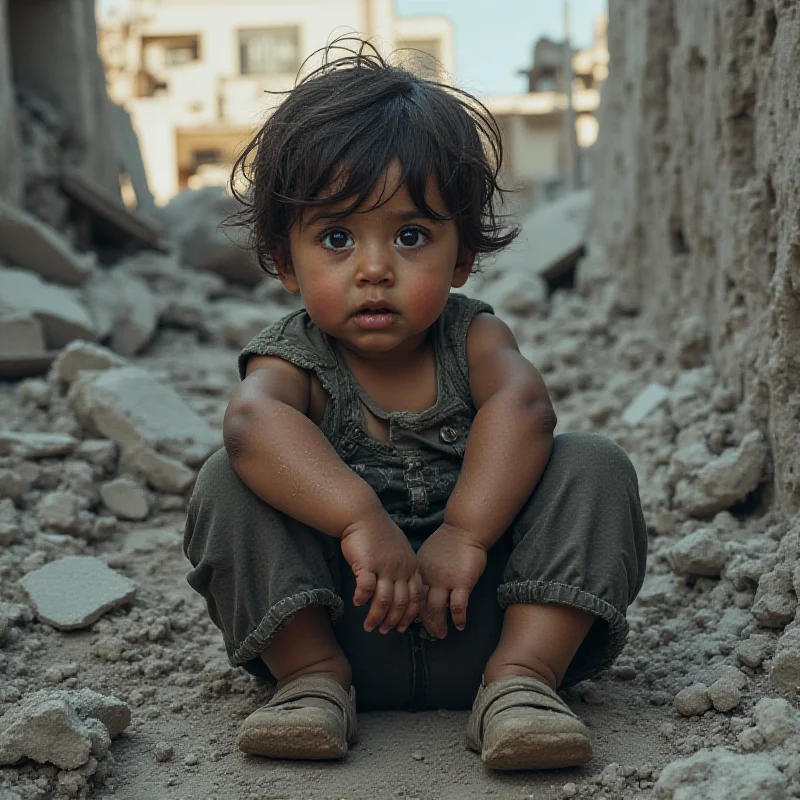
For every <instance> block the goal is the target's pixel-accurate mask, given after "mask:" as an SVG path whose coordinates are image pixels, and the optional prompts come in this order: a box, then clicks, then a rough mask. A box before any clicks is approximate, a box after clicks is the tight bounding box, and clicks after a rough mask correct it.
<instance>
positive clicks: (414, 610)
mask: <svg viewBox="0 0 800 800" xmlns="http://www.w3.org/2000/svg"><path fill="white" fill-rule="evenodd" d="M422 598H423V590H422V578H420V576H419V572H416V573H414V575H413V576H412V577H411V580H409V582H408V608H407V609H406V613H405V614H403V618H402V619H401V620H400V622H398V623H397V630H398V631H400V633H403V631H405V630H406V628H408V626H409V625H410V624H411V623H412V622H413V621H414V620H415V619H416V618H417V617H418V616H419V612H420V609H421V608H422Z"/></svg>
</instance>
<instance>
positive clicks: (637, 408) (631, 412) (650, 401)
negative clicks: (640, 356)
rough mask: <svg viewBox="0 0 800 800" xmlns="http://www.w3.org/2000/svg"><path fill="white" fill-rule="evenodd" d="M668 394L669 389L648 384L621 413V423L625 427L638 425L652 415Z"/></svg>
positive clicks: (656, 384)
mask: <svg viewBox="0 0 800 800" xmlns="http://www.w3.org/2000/svg"><path fill="white" fill-rule="evenodd" d="M668 394H669V389H667V387H666V386H662V385H661V384H660V383H650V384H648V385H647V386H645V388H644V389H642V391H641V392H639V394H637V395H636V397H634V398H633V400H631V402H630V403H629V405H628V407H627V408H626V409H625V410H624V411H623V412H622V417H621V419H622V421H623V422H624V423H625V424H626V425H638V424H639V423H641V422H644V420H645V419H647V417H648V416H650V414H652V413H653V411H655V410H656V409H657V408H658V407H659V406H660V405H661V404H662V403H663V402H664V400H666V398H667V395H668Z"/></svg>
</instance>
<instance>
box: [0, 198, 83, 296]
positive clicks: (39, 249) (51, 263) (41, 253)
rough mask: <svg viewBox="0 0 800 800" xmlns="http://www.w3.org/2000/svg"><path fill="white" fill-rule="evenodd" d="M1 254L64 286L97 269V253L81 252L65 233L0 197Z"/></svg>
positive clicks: (73, 283) (7, 259)
mask: <svg viewBox="0 0 800 800" xmlns="http://www.w3.org/2000/svg"><path fill="white" fill-rule="evenodd" d="M0 258H3V259H5V260H6V261H8V262H9V263H10V264H12V265H13V266H15V267H21V268H22V269H26V270H30V271H31V272H35V273H37V274H38V275H40V276H41V277H42V278H44V279H45V280H48V281H53V282H54V283H60V284H63V285H65V286H80V285H81V284H82V283H84V282H85V281H86V280H87V279H88V278H89V277H90V276H91V275H92V273H93V272H94V270H95V267H96V259H95V257H94V255H93V254H92V255H86V254H81V253H78V252H77V251H76V250H75V249H74V248H73V247H72V244H71V243H70V241H69V239H67V238H66V237H65V236H64V235H63V234H62V233H60V232H59V231H57V230H56V229H55V228H51V227H50V226H49V225H46V224H45V223H44V222H42V221H41V220H39V219H37V218H36V217H34V216H33V215H32V214H29V213H28V212H27V211H23V210H22V209H21V208H15V207H14V206H11V205H9V204H8V203H6V202H4V201H3V200H0Z"/></svg>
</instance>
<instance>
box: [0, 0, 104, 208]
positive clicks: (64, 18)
mask: <svg viewBox="0 0 800 800" xmlns="http://www.w3.org/2000/svg"><path fill="white" fill-rule="evenodd" d="M2 38H3V37H2V36H0V39H2ZM8 42H9V43H10V50H11V64H12V71H13V75H14V81H15V83H16V84H17V85H18V86H19V87H20V88H21V89H23V90H24V89H28V90H30V91H32V92H34V93H36V94H37V95H39V96H41V97H43V98H44V99H46V100H48V101H49V102H50V103H52V104H53V105H54V106H55V107H56V108H57V109H58V110H59V111H60V112H61V113H62V114H64V115H65V116H66V117H67V118H68V119H69V120H70V122H71V123H72V125H73V129H74V132H75V135H76V139H77V144H78V149H79V150H80V152H81V163H80V164H78V165H77V166H79V167H80V168H81V169H83V170H84V171H85V173H86V174H87V176H88V177H90V178H92V179H93V180H94V181H95V182H97V183H98V184H100V185H101V186H103V187H104V188H105V189H107V190H108V191H111V192H114V193H115V194H119V160H118V157H117V155H116V152H115V148H114V138H113V135H112V127H111V118H110V111H109V106H108V96H107V94H106V88H105V77H104V73H103V67H102V64H101V62H100V57H99V55H98V53H97V30H96V27H95V19H94V0H36V2H35V3H31V2H29V0H8ZM0 47H2V45H0Z"/></svg>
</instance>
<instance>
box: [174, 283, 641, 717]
mask: <svg viewBox="0 0 800 800" xmlns="http://www.w3.org/2000/svg"><path fill="white" fill-rule="evenodd" d="M479 313H491V307H490V306H488V305H486V304H485V303H482V302H480V301H476V300H471V299H469V298H466V297H464V296H463V295H458V294H451V295H450V298H449V300H448V303H447V306H446V308H445V310H444V311H443V313H442V315H441V316H440V318H439V319H438V320H437V322H436V323H435V324H434V326H433V328H432V330H431V337H432V343H433V347H434V354H435V363H436V381H437V395H436V402H435V404H434V405H433V406H432V407H431V408H429V409H426V410H425V411H423V412H421V413H412V412H405V411H401V412H385V411H383V409H381V408H380V407H379V406H377V405H376V404H375V403H374V402H373V401H372V399H371V398H370V397H369V396H368V395H367V393H366V392H365V391H364V389H363V388H362V387H361V386H360V385H359V384H358V383H357V382H356V380H355V378H354V377H353V375H352V374H351V373H350V371H349V370H348V368H347V367H346V365H345V363H344V361H343V360H342V358H341V356H340V355H339V353H338V350H337V348H336V346H335V342H334V341H333V340H332V339H331V338H330V337H329V336H327V335H326V334H325V333H323V332H322V331H321V330H320V329H319V328H317V327H316V326H315V325H314V323H313V322H312V321H311V319H310V318H309V316H308V314H307V313H306V312H305V311H298V312H295V313H293V314H290V315H289V316H287V317H285V318H284V319H282V320H281V321H279V322H278V323H276V324H275V325H273V326H271V327H269V328H267V329H265V330H264V331H262V332H261V333H260V334H258V335H257V336H256V337H255V338H254V339H253V340H252V341H251V342H250V343H249V344H248V345H247V347H246V348H245V349H244V350H243V351H242V353H241V355H240V357H239V369H240V375H241V376H242V377H243V376H244V374H245V370H246V365H247V359H248V358H249V356H251V355H271V356H278V357H280V358H283V359H285V360H286V361H289V362H291V363H293V364H295V365H297V366H298V367H301V368H302V369H306V370H312V371H313V372H314V374H315V375H316V376H317V378H318V379H319V381H320V383H321V384H322V386H323V388H324V389H325V391H326V392H327V395H328V403H327V406H326V410H325V415H324V419H323V421H322V423H321V425H320V428H321V430H322V432H323V434H324V435H325V437H326V438H327V439H328V440H329V441H330V443H331V445H332V446H333V447H334V449H335V450H336V452H337V453H338V455H339V456H340V457H341V458H342V460H343V461H344V462H345V463H346V464H347V465H348V466H349V467H350V468H351V469H352V470H353V471H354V472H356V473H357V474H358V475H360V476H361V477H362V478H363V479H364V480H365V481H366V482H367V483H368V484H369V485H370V486H371V487H372V489H373V490H374V491H375V492H376V494H377V496H378V498H379V499H380V500H381V503H382V504H383V506H384V508H385V509H386V511H387V512H388V513H389V515H390V516H391V517H392V519H393V520H394V521H395V523H397V525H398V526H399V527H400V528H401V529H402V530H403V532H404V533H405V534H406V536H407V537H408V539H409V541H410V543H411V545H412V547H413V548H414V549H415V550H416V549H418V548H419V546H420V545H421V544H422V542H423V541H424V540H425V538H426V537H427V536H429V535H430V534H431V533H432V532H433V531H435V530H436V528H437V527H438V526H439V525H440V524H441V523H442V521H443V519H444V508H445V504H446V503H447V500H448V498H449V496H450V493H451V492H452V490H453V487H454V486H455V483H456V480H457V478H458V474H459V471H460V469H461V462H462V459H463V455H464V450H465V447H466V440H467V436H468V434H469V429H470V426H471V424H472V421H473V419H474V418H475V414H476V410H475V407H474V405H473V403H472V400H471V395H470V390H469V371H468V365H467V353H466V339H467V329H468V328H469V325H470V324H471V322H472V320H473V319H474V318H475V316H476V315H477V314H479ZM364 407H366V408H367V409H368V410H369V411H370V412H371V413H372V414H374V415H375V416H376V417H378V418H379V419H382V420H384V421H385V422H386V423H387V424H388V428H389V442H388V443H387V442H381V441H378V440H376V439H374V438H372V437H371V436H370V435H369V433H368V432H367V430H366V425H365V420H364ZM184 550H185V552H186V555H187V556H188V558H189V560H190V561H191V563H192V565H193V569H192V571H191V572H190V573H189V575H188V580H189V583H190V585H191V586H192V587H193V588H194V589H195V590H196V591H198V592H199V593H200V594H202V595H203V596H204V597H205V599H206V602H207V604H208V610H209V614H210V616H211V619H212V620H213V622H214V623H215V624H216V625H217V627H219V628H220V630H221V631H222V634H223V638H224V641H225V646H226V649H227V653H228V657H229V660H230V661H231V663H232V664H234V665H240V666H243V667H244V668H245V669H247V670H248V671H250V672H252V673H253V674H255V675H258V676H260V677H263V678H265V679H267V680H269V679H271V675H270V674H269V672H268V670H267V668H266V666H265V664H264V662H263V661H262V660H261V659H260V657H259V653H260V652H261V651H262V650H263V649H265V648H266V647H267V646H268V645H269V643H270V642H271V641H272V639H273V638H274V637H275V635H276V633H277V632H278V631H279V630H280V628H281V627H283V626H284V625H285V624H287V623H288V622H289V620H291V618H292V616H293V615H294V614H295V613H297V612H298V611H299V610H300V609H302V608H304V607H306V606H308V605H322V606H325V607H327V608H328V610H329V612H330V614H331V618H332V620H333V621H334V622H335V632H336V636H337V639H338V640H339V643H340V645H341V646H342V649H343V650H344V652H345V654H346V655H347V657H348V659H349V660H350V663H351V666H352V669H353V684H354V685H355V687H356V690H357V696H358V702H359V707H360V708H430V707H438V708H453V709H457V708H469V707H470V706H471V704H472V701H473V699H474V695H475V692H476V691H477V688H478V685H479V684H480V680H481V675H482V672H483V668H484V666H485V664H486V661H487V660H488V658H489V656H490V655H491V653H492V651H493V650H494V648H495V646H496V644H497V642H498V640H499V636H500V631H501V627H502V621H503V609H504V608H505V607H506V606H507V605H508V604H510V603H527V602H556V603H563V604H567V605H572V606H576V607H579V608H583V609H586V610H587V611H590V612H592V613H593V614H595V615H597V617H598V621H597V622H596V623H595V625H594V626H593V628H592V630H591V631H590V633H589V635H588V636H587V637H586V639H585V641H584V642H583V644H582V645H581V647H580V649H579V651H578V653H577V654H576V656H575V658H574V660H573V662H572V664H571V665H570V667H569V669H568V671H567V674H566V676H565V679H564V684H570V683H574V682H576V681H579V680H582V679H584V678H586V677H590V676H592V675H594V674H596V673H597V672H599V671H600V670H602V669H603V668H605V667H607V666H608V665H609V664H610V663H611V662H612V661H613V660H614V658H616V656H617V655H618V654H619V652H620V650H621V649H622V647H623V645H624V642H625V638H626V633H627V623H626V621H625V611H626V608H627V606H628V604H629V603H630V602H632V600H633V599H634V597H635V596H636V594H637V593H638V591H639V588H640V587H641V584H642V581H643V579H644V571H645V557H646V550H647V535H646V529H645V524H644V520H643V516H642V511H641V506H640V502H639V496H638V486H637V479H636V474H635V472H634V470H633V467H632V465H631V464H630V461H629V460H628V458H627V456H626V455H625V454H624V452H623V451H622V450H621V449H620V448H619V447H618V446H617V445H615V444H614V443H612V442H611V441H609V440H607V439H604V438H603V437H601V436H597V435H595V434H589V433H574V434H563V435H561V436H557V437H556V438H555V442H554V446H553V453H552V455H551V458H550V461H549V463H548V466H547V468H546V470H545V472H544V474H543V476H542V478H541V480H540V481H539V484H538V485H537V486H536V488H535V489H534V491H533V493H532V495H531V497H530V499H529V500H528V501H527V502H526V504H525V505H524V506H523V508H522V510H521V511H520V513H519V515H518V516H517V518H516V520H515V521H514V523H513V524H512V526H511V528H510V529H509V530H508V531H507V533H506V534H505V535H504V536H503V537H502V538H501V539H500V541H499V542H498V543H497V544H496V545H494V547H492V548H491V549H490V550H489V557H488V563H487V568H486V571H485V572H484V574H483V576H482V577H481V579H480V580H479V582H478V584H477V585H476V586H475V588H474V590H473V592H472V594H471V595H470V599H469V606H468V611H467V626H466V629H465V630H464V631H463V632H459V631H456V630H455V628H454V627H453V626H452V623H450V627H449V632H448V635H447V637H446V638H445V639H443V640H437V641H434V640H431V639H430V638H429V637H428V636H427V632H426V631H425V630H424V628H422V627H421V626H420V625H418V624H414V625H412V626H411V627H410V628H409V629H408V630H407V631H406V632H405V633H404V634H399V633H397V632H396V631H391V632H389V633H388V634H386V635H381V634H378V633H377V632H374V633H371V634H368V633H366V632H365V631H364V630H363V628H362V625H363V621H364V618H365V617H366V614H367V611H368V607H367V606H365V607H362V608H356V607H355V606H353V603H352V597H353V592H354V590H355V580H354V578H353V576H352V573H351V571H350V568H349V566H348V565H347V563H346V562H345V561H344V559H343V557H342V556H341V553H340V551H339V546H338V542H337V541H336V540H335V539H334V538H332V537H330V536H326V535H324V534H321V533H319V532H317V531H314V530H312V529H310V528H308V527H307V526H305V525H303V524H301V523H299V522H298V521H297V520H294V519H292V518H290V517H288V516H286V515H285V514H283V513H281V512H279V511H277V510H276V509H273V508H272V507H271V506H269V505H267V504H266V503H264V502H263V501H262V500H261V499H260V498H258V497H257V496H256V495H255V494H254V493H253V492H251V491H250V489H248V487H247V486H245V484H244V483H242V481H241V480H240V479H239V478H238V476H237V475H236V473H235V472H234V471H233V469H232V468H231V466H230V463H229V461H228V457H227V453H226V452H225V450H224V449H223V450H220V451H219V452H217V453H216V454H214V455H213V456H212V457H211V458H210V459H209V461H208V462H207V463H206V464H205V466H204V467H203V468H202V470H201V471H200V474H199V475H198V479H197V483H196V485H195V489H194V492H193V495H192V499H191V502H190V504H189V510H188V517H187V522H186V531H185V537H184Z"/></svg>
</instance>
